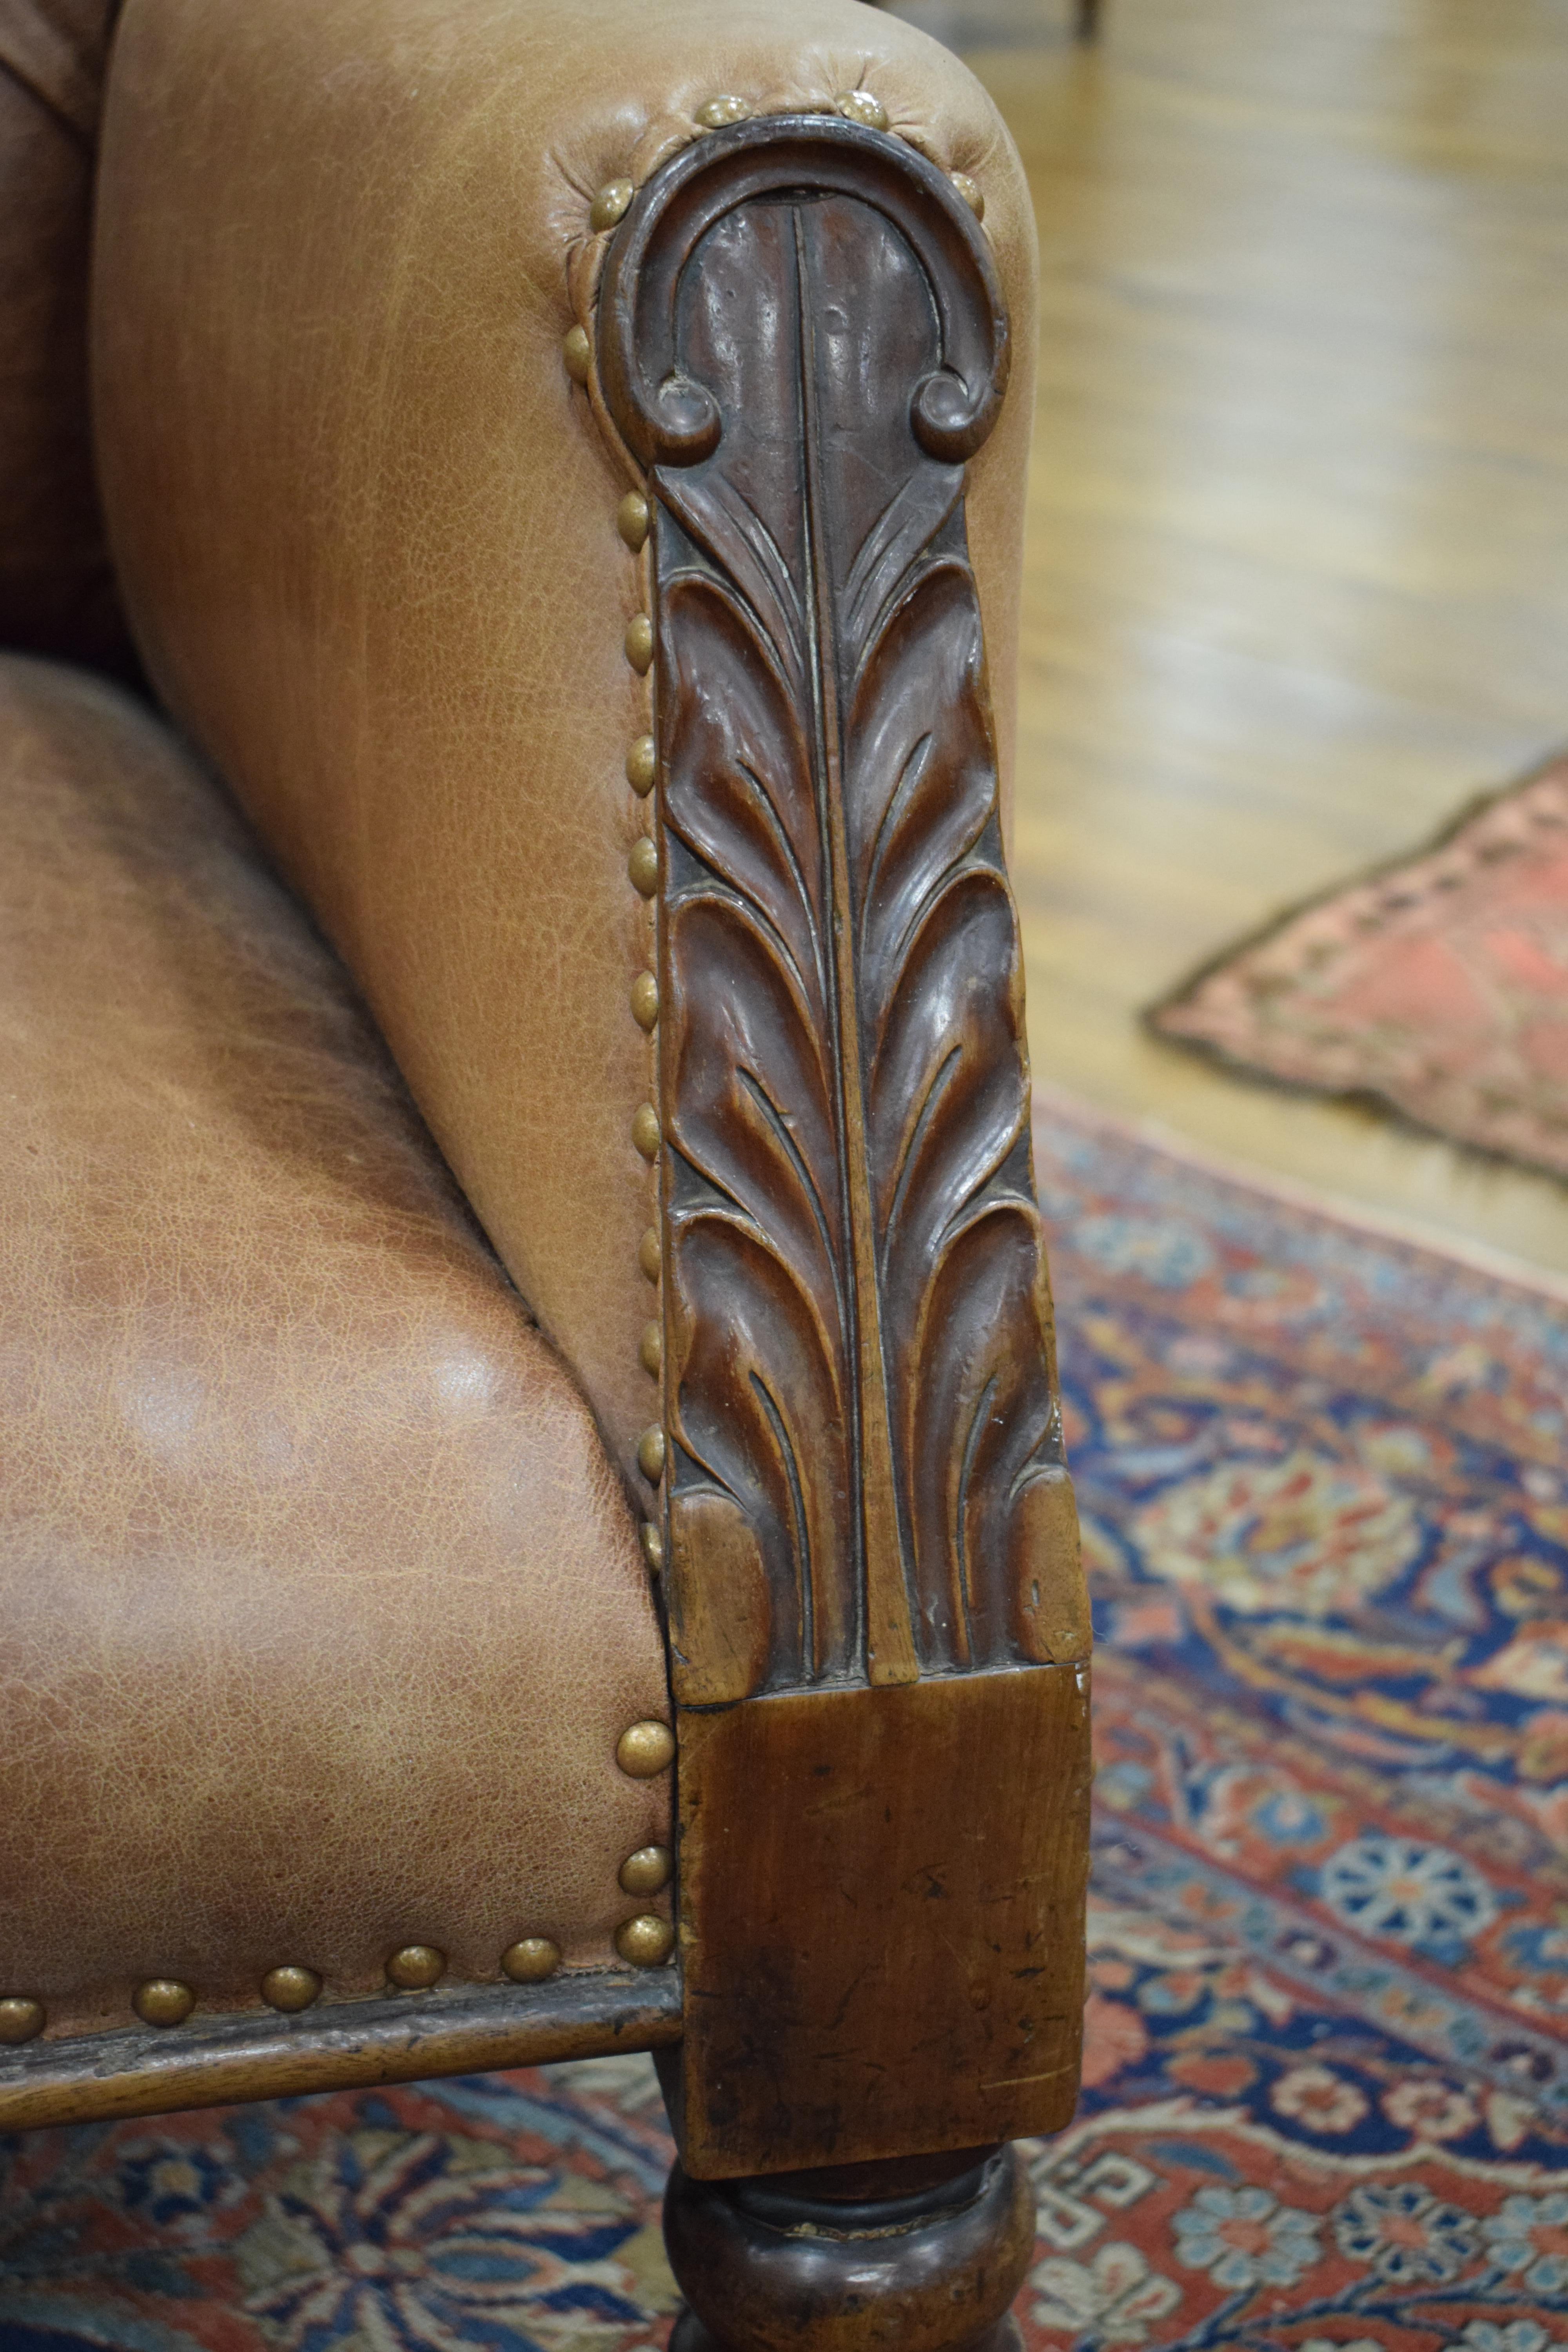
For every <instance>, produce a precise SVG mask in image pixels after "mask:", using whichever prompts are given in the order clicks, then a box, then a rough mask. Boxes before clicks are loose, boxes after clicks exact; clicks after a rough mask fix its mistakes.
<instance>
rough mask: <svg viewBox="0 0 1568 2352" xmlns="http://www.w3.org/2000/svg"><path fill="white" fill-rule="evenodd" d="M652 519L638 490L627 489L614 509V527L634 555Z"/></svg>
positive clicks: (646, 504)
mask: <svg viewBox="0 0 1568 2352" xmlns="http://www.w3.org/2000/svg"><path fill="white" fill-rule="evenodd" d="M650 520H652V518H651V516H650V514H649V512H648V503H647V499H645V498H644V496H643V494H642V492H641V491H640V490H628V491H627V492H626V497H625V498H624V499H622V500H621V503H620V505H619V506H618V507H617V508H616V530H618V531H619V532H620V534H621V537H622V538H623V539H624V540H625V541H626V545H627V546H628V547H629V548H630V549H631V551H632V553H633V554H634V555H635V554H636V553H637V550H638V549H639V548H640V547H641V546H642V544H643V541H645V540H646V539H647V529H648V524H649V522H650Z"/></svg>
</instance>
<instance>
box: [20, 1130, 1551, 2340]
mask: <svg viewBox="0 0 1568 2352" xmlns="http://www.w3.org/2000/svg"><path fill="white" fill-rule="evenodd" d="M1037 1153H1038V1165H1039V1174H1040V1179H1041V1185H1042V1192H1043V1196H1044V1200H1045V1204H1046V1210H1047V1220H1048V1223H1049V1225H1050V1229H1051V1234H1052V1248H1053V1271H1054V1274H1055V1278H1056V1285H1057V1291H1058V1308H1059V1315H1060V1325H1061V1335H1062V1368H1063V1378H1064V1383H1065V1387H1066V1391H1067V1398H1068V1444H1069V1450H1070V1454H1071V1458H1072V1462H1073V1465H1074V1472H1075V1476H1076V1478H1077V1481H1078V1486H1079V1500H1080V1504H1081V1506H1082V1510H1083V1517H1084V1527H1085V1539H1086V1545H1087V1549H1088V1553H1089V1562H1090V1567H1091V1572H1092V1578H1093V1582H1094V1587H1095V1593H1096V1614H1097V1624H1098V1630H1099V1636H1100V1652H1099V1657H1098V1662H1097V1667H1096V1724H1097V1733H1096V1737H1097V1745H1098V1750H1099V1756H1100V1774H1099V1780H1098V1782H1097V1832H1096V1877H1095V1890H1096V1891H1095V1900H1094V1904H1093V1906H1092V1910H1091V1917H1090V1953H1091V1961H1090V1973H1091V1979H1092V1990H1091V1993H1090V1997H1089V2015H1088V2025H1089V2033H1088V2042H1087V2059H1086V2066H1085V2083H1084V2095H1083V2100H1082V2103H1081V2105H1080V2108H1079V2116H1078V2119H1077V2121H1076V2123H1075V2124H1074V2126H1073V2127H1072V2128H1071V2130H1069V2131H1068V2132H1067V2133H1065V2134H1063V2135H1062V2136H1061V2137H1059V2138H1058V2139H1056V2140H1054V2141H1050V2142H1043V2143H1040V2144H1038V2145H1036V2146H1033V2147H1030V2148H1029V2150H1028V2155H1029V2158H1030V2163H1031V2168H1032V2170H1033V2173H1034V2178H1035V2184H1036V2189H1037V2200H1038V2212H1039V2244H1038V2248H1037V2258H1036V2261H1035V2264H1034V2267H1033V2269H1032V2271H1031V2273H1030V2276H1029V2279H1028V2281H1027V2283H1026V2287H1025V2290H1024V2293H1023V2294H1022V2295H1021V2296H1020V2298H1019V2304H1018V2313H1019V2317H1020V2320H1021V2322H1022V2324H1023V2328H1024V2335H1025V2340H1026V2347H1027V2352H1068V2348H1069V2347H1076V2352H1091V2347H1120V2346H1126V2347H1138V2346H1148V2347H1163V2352H1200V2347H1205V2352H1206V2347H1236V2352H1445V2347H1457V2352H1568V1476H1565V1475H1564V1472H1563V1467H1562V1466H1561V1465H1564V1464H1568V1443H1565V1440H1568V1428H1565V1425H1564V1416H1565V1412H1568V1305H1565V1304H1564V1303H1563V1302H1562V1301H1560V1300H1558V1299H1556V1298H1554V1297H1551V1296H1549V1295H1547V1294H1546V1293H1545V1292H1536V1291H1533V1290H1531V1289H1528V1288H1523V1287H1516V1286H1511V1285H1510V1284H1507V1283H1505V1282H1502V1281H1500V1280H1499V1279H1497V1278H1495V1277H1493V1276H1489V1275H1487V1274H1484V1273H1480V1272H1477V1271H1475V1270H1474V1269H1472V1268H1471V1267H1469V1266H1468V1265H1464V1264H1461V1263H1459V1262H1458V1261H1457V1260H1454V1259H1450V1258H1447V1257H1440V1256H1436V1255H1431V1254H1429V1253H1427V1252H1425V1251H1423V1250H1421V1249H1418V1248H1415V1247H1413V1246H1409V1245H1406V1244H1401V1243H1399V1242H1397V1241H1391V1240H1389V1239H1387V1238H1386V1237H1384V1236H1382V1235H1377V1234H1370V1233H1367V1232H1364V1231H1363V1230H1361V1229H1359V1228H1356V1227H1353V1226H1350V1225H1345V1224H1342V1223H1337V1222H1335V1221H1333V1220H1331V1219H1329V1218H1326V1217H1321V1216H1318V1215H1316V1214H1314V1213H1311V1212H1310V1211H1309V1210H1306V1209H1304V1208H1301V1207H1300V1206H1296V1205H1291V1204H1289V1203H1286V1202H1281V1201H1279V1200H1277V1199H1275V1198H1273V1197H1272V1196H1271V1195H1269V1194H1268V1193H1265V1192H1255V1191H1251V1190H1248V1189H1247V1188H1245V1187H1243V1186H1240V1185H1237V1184H1236V1183H1233V1182H1231V1181H1227V1180H1226V1179H1225V1178H1224V1177H1222V1176H1219V1175H1216V1174H1214V1173H1211V1172H1210V1171H1206V1170H1205V1169H1204V1168H1202V1167H1200V1166H1198V1165H1196V1164H1193V1163H1189V1162H1188V1161H1186V1160H1183V1159H1180V1158H1177V1157H1174V1156H1173V1155H1171V1154H1169V1153H1165V1152H1163V1151H1161V1150H1156V1149H1154V1148H1153V1147H1152V1146H1151V1145H1149V1144H1147V1143H1144V1142H1142V1141H1140V1140H1138V1139H1135V1138H1133V1137H1131V1136H1129V1135H1128V1134H1126V1133H1124V1132H1122V1131H1121V1130H1119V1129H1116V1128H1114V1127H1112V1126H1110V1125H1108V1124H1104V1123H1101V1122H1099V1121H1097V1120H1095V1119H1094V1118H1091V1117H1089V1115H1088V1114H1086V1113H1085V1112H1083V1111H1082V1110H1081V1108H1075V1107H1074V1106H1072V1105H1071V1104H1069V1103H1067V1102H1065V1101H1062V1100H1059V1099H1058V1098H1056V1097H1042V1101H1041V1107H1040V1113H1039V1119H1038V1125H1037ZM668 2158H669V2147H668V2139H667V2138H666V2136H665V2132H664V2127H663V2118H662V2112H661V2109H660V2106H659V2103H658V2093H657V2090H656V2088H655V2085H654V2081H653V2074H652V2069H651V2066H650V2065H649V2064H648V2063H647V2061H646V2060H644V2059H640V2058H625V2059H616V2060H610V2061H600V2062H597V2063H586V2064H575V2065H569V2066H558V2067H552V2068H546V2069H541V2070H537V2071H535V2072H533V2073H529V2074H510V2075H494V2076H487V2077H483V2078H480V2079H477V2080H472V2081H464V2082H457V2083H437V2084H426V2085H425V2086H423V2087H420V2088H418V2089H413V2090H396V2091H389V2092H384V2093H379V2094H345V2095H341V2096H335V2097H326V2098H313V2099H295V2100H283V2101H279V2102H277V2103H275V2104H273V2105H267V2106H260V2107H254V2108H233V2109H227V2110H224V2111H221V2112H218V2113H216V2114H212V2115H195V2116H174V2117H169V2118H166V2119H163V2120H161V2121H158V2122H153V2123H128V2124H120V2125H111V2126H110V2125H106V2126H89V2127H85V2128H82V2129H78V2130H73V2131H57V2132H46V2133H39V2134H35V2135H33V2136H31V2137H24V2138H19V2139H16V2140H13V2141H9V2142H0V2352H79V2347H87V2346H92V2347H115V2352H657V2347H662V2346H663V2345H664V2342H665V2339H666V2336H667V2334H668V2325H669V2319H670V2315H671V2314H672V2312H673V2309H674V2303H675V2297H674V2290H673V2286H672V2284H671V2281H670V2279H669V2275H668V2270H667V2269H666V2267H665V2263H664V2258H663V2253H662V2249H661V2245H660V2241H659V2236H658V2198H659V2192H660V2189H661V2185H662V2181H663V2177H664V2173H665V2169H666V2168H667V2165H668Z"/></svg>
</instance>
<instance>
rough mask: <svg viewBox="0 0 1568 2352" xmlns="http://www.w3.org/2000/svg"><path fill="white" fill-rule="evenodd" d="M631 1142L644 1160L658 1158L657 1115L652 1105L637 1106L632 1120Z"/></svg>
mask: <svg viewBox="0 0 1568 2352" xmlns="http://www.w3.org/2000/svg"><path fill="white" fill-rule="evenodd" d="M632 1141H633V1142H634V1143H635V1144H636V1145H637V1150H639V1151H640V1152H641V1153H642V1156H643V1158H644V1159H645V1160H657V1159H658V1111H656V1110H655V1108H654V1107H653V1105H652V1103H642V1104H639V1106H638V1108H637V1114H636V1116H635V1118H633V1120H632Z"/></svg>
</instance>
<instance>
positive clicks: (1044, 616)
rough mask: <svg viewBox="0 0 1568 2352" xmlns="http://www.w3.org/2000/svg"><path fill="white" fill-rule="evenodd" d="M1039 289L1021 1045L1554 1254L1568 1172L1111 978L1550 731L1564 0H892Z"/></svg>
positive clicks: (1377, 855) (1142, 981) (1567, 209)
mask: <svg viewBox="0 0 1568 2352" xmlns="http://www.w3.org/2000/svg"><path fill="white" fill-rule="evenodd" d="M899 13H900V14H901V15H904V16H908V17H910V18H911V19H912V20H914V21H916V22H920V23H923V24H925V25H926V26H928V28H930V29H931V30H933V31H935V32H936V33H938V35H939V37H945V38H948V39H949V40H950V41H951V42H952V46H954V47H959V48H960V49H961V50H962V51H963V54H965V55H966V56H967V58H968V59H969V62H970V63H971V64H972V65H973V68H975V70H976V71H977V72H978V73H979V74H980V76H981V78H982V79H984V81H986V82H987V84H988V85H989V87H990V88H991V89H992V90H993V91H994V95H995V97H996V99H997V100H998V102H999V103H1000V105H1001V107H1002V109H1003V111H1004V112H1005V115H1006V118H1007V120H1008V122H1009V123H1010V125H1011V127H1012V129H1013V132H1014V135H1015V136H1016V139H1017V142H1018V144H1019V147H1020V150H1021V151H1022V153H1023V156H1024V160H1025V163H1026V166H1027V169H1028V172H1029V176H1030V181H1031V184H1032V186H1033V189H1034V192H1035V197H1036V204H1037V213H1038V218H1039V227H1040V242H1041V253H1042V274H1043V293H1044V330H1043V352H1042V362H1043V363H1042V368H1041V376H1040V392H1039V404H1038V419H1037V436H1036V451H1035V462H1034V467H1033V472H1032V476H1031V480H1030V487H1029V551H1028V572H1027V583H1026V605H1025V634H1024V660H1023V675H1022V713H1021V716H1022V729H1021V765H1020V789H1019V795H1018V821H1017V847H1016V880H1017V885H1018V890H1019V897H1020V901H1021V905H1022V908H1023V917H1024V925H1025V938H1026V951H1027V957H1028V967H1029V992H1030V993H1029V1014H1030V1019H1029V1027H1030V1038H1031V1046H1032V1052H1033V1056H1034V1062H1035V1067H1036V1070H1037V1073H1038V1074H1039V1075H1040V1076H1045V1077H1048V1078H1051V1079H1054V1080H1056V1081H1057V1082H1058V1083H1059V1084H1061V1085H1064V1086H1067V1087H1071V1088H1073V1089H1075V1090H1076V1091H1078V1092H1079V1093H1080V1094H1083V1095H1085V1096H1088V1097H1091V1098H1093V1099H1095V1100H1097V1101H1099V1102H1100V1103H1103V1104H1106V1105H1108V1106H1110V1107H1112V1108H1117V1109H1120V1110H1122V1111H1126V1112H1131V1113H1134V1114H1137V1115H1140V1116H1143V1117H1149V1118H1155V1119H1157V1120H1160V1121H1162V1122H1163V1123H1164V1124H1165V1125H1167V1126H1168V1127H1170V1128H1172V1129H1174V1130H1176V1131H1177V1132H1178V1133H1179V1134H1180V1135H1181V1136H1183V1137H1184V1138H1185V1139H1187V1140H1188V1141H1190V1142H1194V1143H1196V1144H1198V1145H1199V1146H1201V1147H1203V1148H1205V1149H1206V1150H1211V1151H1216V1152H1219V1153H1222V1154H1226V1155H1228V1156H1230V1157H1232V1158H1235V1159H1238V1160H1243V1161H1247V1162H1250V1163H1252V1164H1254V1165H1255V1166H1258V1167H1260V1168H1262V1169H1264V1170H1266V1171H1274V1172H1278V1173H1283V1174H1286V1175H1289V1176H1290V1177H1292V1178H1294V1179H1296V1180H1297V1181H1302V1182H1306V1183H1309V1184H1310V1185H1313V1186H1315V1187H1319V1188H1321V1189H1322V1190H1323V1191H1325V1192H1329V1193H1331V1194H1333V1195H1337V1196H1339V1197H1340V1198H1341V1199H1343V1200H1348V1201H1350V1202H1354V1203H1358V1204H1364V1205H1370V1206H1372V1207H1373V1208H1375V1209H1377V1210H1380V1211H1383V1212H1389V1213H1394V1214H1395V1215H1398V1216H1402V1217H1405V1218H1406V1219H1411V1220H1414V1221H1415V1222H1416V1223H1420V1224H1425V1225H1426V1226H1427V1227H1428V1228H1431V1229H1433V1230H1435V1231H1436V1232H1439V1233H1444V1232H1447V1233H1450V1234H1462V1235H1464V1236H1467V1237H1468V1238H1469V1239H1472V1240H1475V1241H1479V1242H1482V1243H1485V1244H1489V1245H1491V1246H1492V1247H1494V1248H1499V1249H1502V1250H1504V1251H1508V1252H1511V1253H1514V1254H1516V1255H1521V1256H1522V1257H1524V1258H1526V1259H1530V1260H1532V1261H1534V1262H1535V1263H1537V1264H1540V1265H1548V1266H1551V1267H1553V1268H1556V1269H1563V1268H1568V1188H1564V1187H1563V1186H1562V1185H1559V1184H1556V1183H1554V1182H1552V1181H1550V1180H1547V1179H1545V1178H1539V1177H1535V1176H1531V1175H1529V1174H1526V1173H1523V1172H1522V1171H1513V1170H1510V1169H1507V1168H1504V1167H1500V1166H1499V1165H1497V1164H1495V1163H1492V1162H1489V1161H1487V1160H1483V1159H1481V1158H1479V1157H1478V1156H1476V1155H1474V1154H1470V1153H1468V1152H1464V1151H1460V1150H1456V1149H1454V1148H1451V1147H1449V1146H1448V1145H1446V1144H1444V1143H1442V1142H1440V1141H1436V1140H1430V1139H1425V1138H1422V1137H1419V1136H1416V1135H1415V1134H1413V1133H1411V1132H1410V1131H1408V1130H1405V1129H1400V1128H1398V1127H1397V1126H1395V1125H1394V1124H1393V1123H1391V1122H1389V1121H1387V1120H1384V1119H1383V1118H1379V1117H1378V1116H1376V1115H1375V1114H1373V1113H1371V1112H1368V1111H1365V1110H1362V1109H1359V1108H1353V1107H1350V1106H1346V1105H1342V1104H1335V1103H1330V1102H1321V1101H1316V1100H1310V1099H1303V1098H1300V1097H1292V1096H1289V1095H1286V1094H1283V1093H1281V1092H1279V1091H1277V1090H1273V1089H1268V1088H1265V1087H1258V1086H1253V1085H1248V1084H1246V1083H1242V1082H1238V1081H1237V1080H1236V1079H1234V1078H1231V1077H1227V1076H1223V1075H1221V1074H1220V1073H1218V1072H1217V1071H1215V1070H1214V1069H1212V1068H1210V1067H1208V1066H1205V1065H1204V1064H1203V1063H1202V1062H1200V1061H1198V1060H1197V1059H1195V1058H1194V1057H1193V1056H1191V1055H1187V1054H1184V1053H1183V1052H1181V1051H1180V1050H1179V1049H1177V1048H1175V1047H1172V1046H1167V1045H1157V1044H1155V1043H1154V1042H1152V1040H1150V1039H1149V1038H1148V1037H1146V1036H1145V1035H1144V1034H1142V1032H1141V1031H1140V1029H1139V1026H1138V1024H1137V1018H1136V1016H1137V1013H1138V1011H1139V1009H1140V1008H1141V1007H1142V1006H1143V1005H1145V1004H1147V1003H1149V1002H1150V1000H1151V999H1152V998H1154V997H1156V996H1158V995H1159V994H1161V993H1162V992H1163V991H1164V990H1166V989H1167V988H1168V987H1169V986H1170V985H1171V984H1172V983H1173V982H1174V981H1176V980H1177V979H1178V978H1180V977H1181V976H1182V975H1183V974H1184V972H1185V971H1187V970H1189V969H1190V968H1191V967H1192V966H1193V965H1194V964H1195V963H1196V962H1198V961H1200V960H1202V959H1204V958H1205V957H1207V956H1208V955H1210V954H1211V953H1212V952H1213V951H1214V950H1215V949H1216V948H1218V947H1220V946H1221V945H1222V944H1224V943H1225V942H1226V941H1227V940H1230V939H1232V938H1234V937H1236V936H1237V935H1240V934H1243V933H1245V932H1247V931H1249V930H1251V929H1254V928H1256V927H1257V926H1258V924H1259V923H1261V922H1262V921H1263V920H1264V919H1266V918H1267V917H1268V916H1269V915H1270V914H1272V913H1273V912H1274V911H1275V910H1276V909H1277V908H1280V907H1281V906H1284V905H1287V904H1289V903H1290V902H1292V901H1294V900H1295V899H1297V898H1300V897H1301V896H1303V895H1304V894H1306V893H1308V892H1310V891H1313V890H1316V889H1319V888H1321V887H1323V886H1325V885H1326V884H1328V883H1331V882H1332V881H1334V880H1335V879H1336V878H1338V877H1341V876H1345V875H1348V874H1351V873H1352V872H1354V871H1355V870H1357V869H1358V868H1360V867H1362V866H1366V865H1367V864H1370V863H1372V862H1373V861H1376V860H1381V859H1384V858H1387V857H1389V856H1394V855H1396V854H1398V853H1400V852H1402V851H1404V850H1405V849H1407V848H1409V847H1411V846H1413V845H1415V844H1417V843H1419V842H1420V841H1421V840H1422V839H1423V838H1424V836H1425V835H1427V834H1428V833H1430V832H1431V831H1433V830H1434V829H1435V828H1436V826H1437V825H1438V824H1440V823H1441V822H1443V821H1444V820H1445V819H1447V817H1448V816H1450V815H1451V814H1453V813H1454V812H1455V811H1456V810H1457V809H1458V807H1459V806H1460V805H1462V804H1463V803H1465V802H1466V801H1467V800H1468V798H1469V797H1470V796H1471V795H1473V794H1474V793H1477V792H1479V791H1481V790H1483V789H1486V788H1488V787H1490V786H1493V785H1496V784H1499V783H1501V782H1504V781H1506V780H1507V779H1509V778H1510V776H1512V775H1514V774H1515V773H1517V772H1521V771H1522V770H1524V769H1526V768H1528V767H1530V766H1531V765H1532V764H1534V763H1535V762H1537V761H1540V760H1541V759H1542V758H1543V757H1544V756H1545V755H1546V754H1547V753H1548V752H1550V751H1553V750H1555V749H1557V748H1559V747H1561V746H1562V745H1563V743H1564V742H1568V294H1565V291H1564V286H1565V279H1564V257H1565V256H1568V129H1565V126H1568V0H1311V5H1301V0H1180V5H1173V0H1107V8H1106V34H1105V38H1104V40H1103V42H1102V44H1101V46H1100V48H1099V49H1098V51H1091V52H1086V51H1083V50H1081V49H1078V48H1075V47H1074V46H1073V45H1072V43H1071V42H1070V40H1069V38H1068V16H1069V13H1070V12H1069V9H1068V5H1067V0H907V5H902V6H900V10H899Z"/></svg>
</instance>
